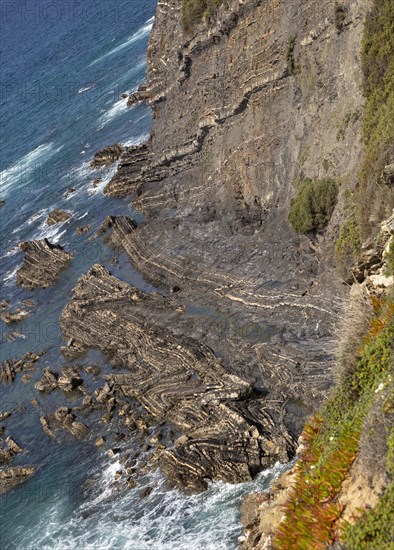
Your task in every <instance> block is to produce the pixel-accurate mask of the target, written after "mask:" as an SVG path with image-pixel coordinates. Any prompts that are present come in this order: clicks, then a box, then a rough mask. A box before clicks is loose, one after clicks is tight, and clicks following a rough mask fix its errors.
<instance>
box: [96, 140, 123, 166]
mask: <svg viewBox="0 0 394 550" xmlns="http://www.w3.org/2000/svg"><path fill="white" fill-rule="evenodd" d="M124 149H125V148H124V147H123V145H121V144H120V143H115V144H114V145H110V146H108V147H104V149H100V151H97V153H96V154H95V155H94V158H93V160H92V162H91V163H90V165H91V167H92V168H100V167H101V166H107V165H108V164H112V163H114V162H116V161H117V160H118V159H119V158H120V156H121V154H122V153H123V151H124Z"/></svg>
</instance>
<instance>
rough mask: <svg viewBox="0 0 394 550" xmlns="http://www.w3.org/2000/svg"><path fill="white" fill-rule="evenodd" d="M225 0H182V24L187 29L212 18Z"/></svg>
mask: <svg viewBox="0 0 394 550" xmlns="http://www.w3.org/2000/svg"><path fill="white" fill-rule="evenodd" d="M222 3H223V0H182V24H183V27H184V28H185V29H186V30H191V29H192V28H193V26H194V25H195V24H196V23H198V22H199V21H201V20H202V19H203V17H205V18H206V19H208V20H209V19H210V18H211V17H212V16H213V15H214V13H215V12H216V10H217V9H218V8H219V6H221V4H222Z"/></svg>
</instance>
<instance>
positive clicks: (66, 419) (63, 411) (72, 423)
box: [43, 407, 89, 439]
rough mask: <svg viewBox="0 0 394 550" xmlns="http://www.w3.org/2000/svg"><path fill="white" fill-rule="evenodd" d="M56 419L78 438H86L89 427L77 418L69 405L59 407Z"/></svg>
mask: <svg viewBox="0 0 394 550" xmlns="http://www.w3.org/2000/svg"><path fill="white" fill-rule="evenodd" d="M55 419H56V421H57V422H58V423H59V425H61V426H62V427H63V428H65V429H66V430H68V431H69V432H70V433H71V435H73V436H74V437H75V438H76V439H84V438H85V437H86V436H87V435H88V433H89V428H88V427H87V426H85V424H83V423H82V422H80V421H79V420H77V419H76V416H75V414H74V413H73V412H72V410H71V409H70V408H68V407H59V408H58V409H57V410H56V411H55ZM43 427H44V425H43Z"/></svg>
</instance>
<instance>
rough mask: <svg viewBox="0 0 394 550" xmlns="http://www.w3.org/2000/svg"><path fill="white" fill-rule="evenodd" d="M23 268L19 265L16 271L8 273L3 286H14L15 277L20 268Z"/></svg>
mask: <svg viewBox="0 0 394 550" xmlns="http://www.w3.org/2000/svg"><path fill="white" fill-rule="evenodd" d="M20 267H21V266H20V265H17V266H16V267H15V268H14V269H12V270H10V271H8V272H7V273H6V274H5V275H4V277H3V284H4V286H11V285H13V283H14V278H15V275H16V272H17V271H18V269H19V268H20Z"/></svg>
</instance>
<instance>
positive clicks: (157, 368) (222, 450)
mask: <svg viewBox="0 0 394 550" xmlns="http://www.w3.org/2000/svg"><path fill="white" fill-rule="evenodd" d="M149 310H150V312H151V313H150V315H151V316H154V315H157V314H160V313H161V312H162V311H169V310H174V304H173V303H172V302H171V300H170V299H167V298H165V297H163V296H161V295H159V294H146V293H144V292H142V291H139V290H137V289H135V288H133V287H131V286H129V285H128V284H126V283H123V282H122V281H119V280H118V279H116V278H115V277H113V276H112V275H110V273H109V272H108V271H107V270H106V269H105V268H104V267H102V266H99V265H95V266H93V267H92V268H91V269H90V271H89V272H88V273H87V274H86V275H85V276H83V277H81V278H80V279H79V281H78V284H77V286H76V287H75V289H74V294H73V299H72V300H71V302H70V303H69V304H68V305H67V306H66V308H65V309H64V311H63V313H62V316H61V319H60V324H61V328H62V330H63V332H64V334H65V335H66V336H67V337H68V338H70V337H72V338H74V339H75V340H76V341H78V343H79V344H80V345H82V346H84V347H86V348H99V349H101V350H102V351H103V352H104V353H105V354H106V355H107V356H108V357H109V358H110V359H111V361H112V362H113V364H114V365H115V366H116V368H117V369H122V371H124V372H122V373H119V374H118V373H115V374H111V375H108V376H107V382H108V383H110V384H111V386H112V387H116V389H117V392H118V393H119V395H120V396H121V397H122V398H123V399H125V398H129V399H131V400H136V401H137V402H138V403H140V404H141V405H142V406H143V408H144V409H145V411H146V413H148V414H149V415H151V416H152V417H153V418H154V419H155V421H157V422H163V421H165V422H166V423H168V424H170V425H171V426H173V427H174V428H176V429H177V430H179V432H181V433H183V434H184V435H185V438H184V439H182V440H181V441H180V442H179V444H178V445H176V446H175V447H174V448H168V449H167V450H166V451H165V452H163V453H162V455H161V457H160V465H161V468H162V470H163V472H164V474H165V475H166V477H167V479H168V480H169V481H170V482H171V483H172V484H174V485H176V486H178V487H181V488H184V489H186V490H190V491H200V490H203V489H205V488H206V487H207V480H210V479H222V480H226V481H229V482H232V483H235V482H238V481H246V480H249V479H251V477H252V476H253V475H255V474H256V473H257V472H258V471H260V470H261V469H262V468H266V467H268V466H269V465H272V464H274V463H275V462H276V461H277V460H282V461H287V460H288V458H289V457H290V456H291V455H292V452H293V449H294V441H293V438H292V437H291V436H290V434H289V433H288V431H287V429H286V428H285V426H284V424H283V421H282V416H281V415H283V411H281V408H280V407H275V406H274V405H272V404H270V403H269V402H268V401H267V400H266V399H265V398H264V397H262V396H261V395H259V394H257V392H255V391H254V390H253V388H252V386H251V384H250V383H249V382H248V381H246V380H244V379H242V378H241V377H239V376H237V375H235V374H234V373H232V372H231V371H230V370H228V369H227V368H226V367H225V366H224V365H223V364H222V362H221V361H219V360H218V359H217V358H216V357H215V355H214V353H213V352H212V350H211V349H209V348H208V347H207V346H205V345H203V344H200V343H199V342H197V341H196V340H194V339H192V338H188V337H186V336H180V335H178V334H174V333H173V332H172V331H170V330H168V329H164V328H160V327H158V326H156V325H155V324H154V323H152V322H148V321H147V317H148V316H149ZM108 389H110V388H109V387H108ZM57 416H58V415H57Z"/></svg>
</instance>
